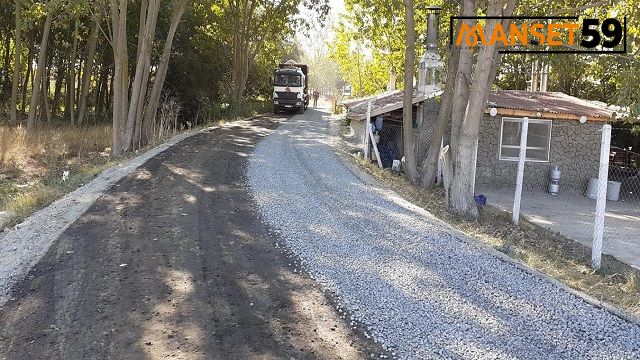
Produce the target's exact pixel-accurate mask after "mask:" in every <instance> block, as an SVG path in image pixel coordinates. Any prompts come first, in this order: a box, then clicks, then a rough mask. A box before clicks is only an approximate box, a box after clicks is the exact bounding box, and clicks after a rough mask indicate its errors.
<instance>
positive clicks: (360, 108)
mask: <svg viewBox="0 0 640 360" xmlns="http://www.w3.org/2000/svg"><path fill="white" fill-rule="evenodd" d="M440 93H441V90H440V88H438V87H437V86H434V85H427V87H426V89H425V92H424V94H418V93H417V91H415V90H414V94H413V104H416V103H419V102H422V101H425V100H426V99H429V98H433V97H435V96H437V95H438V94H440ZM403 98H404V96H403V92H402V91H401V90H394V91H388V92H384V93H382V94H379V95H376V96H368V97H363V98H357V99H349V100H345V101H343V102H342V105H344V107H345V108H346V110H347V118H349V119H351V120H363V119H365V118H366V117H367V107H368V103H369V101H371V116H376V115H380V114H384V113H387V112H390V111H393V110H398V109H401V108H402V99H403Z"/></svg>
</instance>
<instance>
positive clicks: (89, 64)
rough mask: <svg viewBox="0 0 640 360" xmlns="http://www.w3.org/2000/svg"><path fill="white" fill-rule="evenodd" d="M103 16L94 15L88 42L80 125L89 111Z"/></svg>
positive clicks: (79, 114) (79, 117) (79, 118)
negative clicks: (90, 88)
mask: <svg viewBox="0 0 640 360" xmlns="http://www.w3.org/2000/svg"><path fill="white" fill-rule="evenodd" d="M100 20H101V16H100V15H99V14H96V15H94V18H93V27H92V28H91V34H90V35H89V40H88V44H87V60H86V61H85V63H84V70H83V71H82V87H81V89H82V93H81V94H80V109H79V110H78V125H82V123H83V122H84V116H85V113H86V111H87V98H88V97H89V86H90V85H91V74H92V73H93V60H94V58H95V56H96V46H97V43H98V30H99V29H100Z"/></svg>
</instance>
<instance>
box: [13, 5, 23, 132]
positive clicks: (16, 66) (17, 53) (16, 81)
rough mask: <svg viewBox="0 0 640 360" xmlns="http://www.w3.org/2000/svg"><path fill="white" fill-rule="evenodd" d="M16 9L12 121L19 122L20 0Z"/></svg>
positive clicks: (20, 63)
mask: <svg viewBox="0 0 640 360" xmlns="http://www.w3.org/2000/svg"><path fill="white" fill-rule="evenodd" d="M14 3H15V6H16V10H15V21H16V30H15V46H14V47H15V58H14V64H13V80H12V83H11V103H10V107H11V123H12V124H15V123H16V122H18V84H19V83H20V71H21V70H22V69H21V68H22V66H21V65H22V62H21V60H20V52H21V51H22V26H20V25H21V21H22V20H21V19H20V14H21V13H22V11H21V10H22V9H21V7H22V4H21V2H20V0H15V1H14Z"/></svg>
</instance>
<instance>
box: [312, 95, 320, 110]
mask: <svg viewBox="0 0 640 360" xmlns="http://www.w3.org/2000/svg"><path fill="white" fill-rule="evenodd" d="M319 97H320V93H319V92H318V90H313V108H314V109H315V108H316V107H318V98H319Z"/></svg>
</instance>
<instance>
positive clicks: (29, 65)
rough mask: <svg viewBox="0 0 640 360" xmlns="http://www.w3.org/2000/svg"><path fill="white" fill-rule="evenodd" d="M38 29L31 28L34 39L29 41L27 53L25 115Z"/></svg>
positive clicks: (22, 106) (23, 96)
mask: <svg viewBox="0 0 640 360" xmlns="http://www.w3.org/2000/svg"><path fill="white" fill-rule="evenodd" d="M36 34H37V33H36V31H35V29H33V30H31V35H32V36H31V37H32V41H31V42H30V43H29V53H28V55H27V74H26V75H25V77H24V82H23V83H22V101H21V102H20V111H21V112H22V114H23V115H24V113H25V111H26V108H27V90H28V89H29V84H30V83H31V82H32V80H31V78H32V76H31V75H32V73H33V53H34V45H33V44H34V43H35V42H36Z"/></svg>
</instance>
